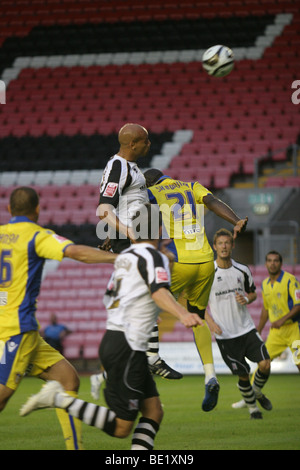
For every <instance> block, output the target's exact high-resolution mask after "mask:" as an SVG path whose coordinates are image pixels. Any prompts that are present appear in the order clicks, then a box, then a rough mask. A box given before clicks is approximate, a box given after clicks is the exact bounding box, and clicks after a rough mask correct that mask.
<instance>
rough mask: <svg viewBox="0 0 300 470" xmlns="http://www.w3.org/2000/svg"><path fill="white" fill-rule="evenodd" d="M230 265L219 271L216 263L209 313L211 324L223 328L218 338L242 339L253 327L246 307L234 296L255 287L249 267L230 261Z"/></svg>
mask: <svg viewBox="0 0 300 470" xmlns="http://www.w3.org/2000/svg"><path fill="white" fill-rule="evenodd" d="M231 262H232V266H231V267H230V268H227V269H222V268H220V267H219V266H218V265H217V262H216V261H215V278H214V282H213V285H212V288H211V291H210V297H209V310H210V313H211V316H212V318H213V319H214V321H215V322H216V323H217V324H218V325H219V326H220V328H221V329H222V335H216V338H218V339H229V338H236V337H238V336H241V335H243V334H245V333H248V332H249V331H251V330H253V329H254V328H255V325H254V322H253V320H252V318H251V315H250V313H249V311H248V308H247V307H246V306H245V305H240V304H239V303H238V302H237V301H236V300H235V295H236V293H237V292H238V293H239V294H242V295H245V294H246V293H250V292H255V290H256V287H255V284H254V282H253V278H252V274H251V271H250V269H249V268H248V266H246V265H244V264H241V263H238V262H236V261H235V260H233V259H232V260H231Z"/></svg>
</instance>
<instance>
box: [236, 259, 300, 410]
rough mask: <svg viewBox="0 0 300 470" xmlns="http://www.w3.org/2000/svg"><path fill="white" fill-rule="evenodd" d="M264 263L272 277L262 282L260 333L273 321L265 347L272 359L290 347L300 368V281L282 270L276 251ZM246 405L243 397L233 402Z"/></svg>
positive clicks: (239, 405) (240, 405) (241, 406)
mask: <svg viewBox="0 0 300 470" xmlns="http://www.w3.org/2000/svg"><path fill="white" fill-rule="evenodd" d="M265 264H266V268H267V270H268V273H269V276H268V277H267V278H266V279H264V280H263V282H262V297H263V308H262V311H261V316H260V320H259V324H258V327H257V330H258V332H259V333H261V332H262V331H263V329H264V327H265V325H266V323H267V322H268V321H270V323H271V328H270V331H269V335H268V337H267V340H266V348H267V350H268V353H269V355H270V358H271V361H273V359H275V358H276V357H279V356H280V355H281V354H282V353H283V352H284V351H285V350H286V348H290V349H291V351H292V353H293V356H294V359H295V361H294V362H295V365H296V366H297V368H298V370H299V371H300V357H299V350H300V331H299V321H300V283H299V281H298V280H297V279H296V278H295V276H294V275H293V274H290V273H288V272H287V271H283V270H282V256H281V254H280V253H278V252H277V251H270V252H269V253H267V255H266V260H265ZM244 406H245V402H244V400H241V401H239V402H237V403H233V405H232V407H233V408H243V407H244Z"/></svg>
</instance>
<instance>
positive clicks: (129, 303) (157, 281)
mask: <svg viewBox="0 0 300 470" xmlns="http://www.w3.org/2000/svg"><path fill="white" fill-rule="evenodd" d="M170 282H171V276H170V270H169V260H168V258H167V257H166V256H165V255H164V254H162V253H160V252H159V251H158V250H156V249H155V248H154V247H153V245H151V244H150V243H144V242H143V243H136V244H134V245H132V246H130V247H129V248H128V249H127V250H124V251H123V252H122V253H121V254H120V255H119V256H118V258H117V259H116V261H115V269H114V272H113V274H112V276H111V279H110V281H109V283H108V286H107V291H106V293H105V296H104V304H105V307H106V309H107V314H108V316H107V325H106V327H107V329H108V330H116V331H123V332H124V333H125V336H126V339H127V341H128V343H129V345H130V347H131V348H132V349H133V350H136V351H147V348H148V340H149V338H150V335H151V332H152V330H153V327H154V325H155V323H156V320H157V317H158V315H159V312H160V311H159V308H158V307H157V305H156V303H155V302H154V300H153V299H152V294H153V293H154V292H156V291H157V290H158V289H160V288H162V287H164V288H167V289H169V288H170Z"/></svg>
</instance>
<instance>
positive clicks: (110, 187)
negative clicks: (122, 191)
mask: <svg viewBox="0 0 300 470" xmlns="http://www.w3.org/2000/svg"><path fill="white" fill-rule="evenodd" d="M118 186H119V184H118V183H107V185H106V188H105V191H104V193H103V196H105V197H114V195H115V194H116V192H117V189H118Z"/></svg>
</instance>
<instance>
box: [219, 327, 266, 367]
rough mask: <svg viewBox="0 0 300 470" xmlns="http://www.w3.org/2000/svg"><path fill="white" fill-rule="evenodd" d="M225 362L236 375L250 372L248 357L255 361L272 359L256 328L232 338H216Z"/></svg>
mask: <svg viewBox="0 0 300 470" xmlns="http://www.w3.org/2000/svg"><path fill="white" fill-rule="evenodd" d="M216 341H217V343H218V346H219V349H220V352H221V355H222V357H223V359H224V362H225V363H226V364H227V366H228V367H229V369H230V370H231V372H232V373H233V374H234V375H238V376H243V375H248V374H249V373H250V365H249V363H248V362H247V361H246V358H247V359H248V360H249V361H251V362H255V363H259V362H261V361H263V360H265V359H270V356H269V353H268V351H267V348H266V346H265V343H264V342H263V340H262V338H261V337H260V335H259V333H258V332H257V330H256V329H254V330H251V331H249V333H246V334H244V335H242V336H238V337H237V338H231V339H216Z"/></svg>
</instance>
